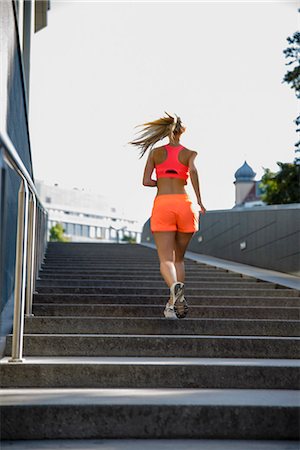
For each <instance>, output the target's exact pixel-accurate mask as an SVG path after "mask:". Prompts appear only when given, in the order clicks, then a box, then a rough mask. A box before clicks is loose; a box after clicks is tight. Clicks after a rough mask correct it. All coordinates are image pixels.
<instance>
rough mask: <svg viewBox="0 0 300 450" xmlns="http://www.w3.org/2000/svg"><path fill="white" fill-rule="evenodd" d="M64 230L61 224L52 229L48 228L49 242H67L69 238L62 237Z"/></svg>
mask: <svg viewBox="0 0 300 450" xmlns="http://www.w3.org/2000/svg"><path fill="white" fill-rule="evenodd" d="M64 232H65V229H64V228H63V226H62V224H61V223H57V224H56V225H54V226H53V227H51V228H50V241H51V242H53V241H56V242H68V241H69V238H67V237H66V236H64Z"/></svg>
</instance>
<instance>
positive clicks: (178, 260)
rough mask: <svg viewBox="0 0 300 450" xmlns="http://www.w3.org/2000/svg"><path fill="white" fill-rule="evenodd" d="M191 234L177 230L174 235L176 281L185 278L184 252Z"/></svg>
mask: <svg viewBox="0 0 300 450" xmlns="http://www.w3.org/2000/svg"><path fill="white" fill-rule="evenodd" d="M193 234H194V233H182V232H180V231H177V232H176V236H175V269H176V274H177V281H181V282H182V283H184V280H185V268H184V254H185V251H186V249H187V246H188V244H189V242H190V240H191V238H192V236H193Z"/></svg>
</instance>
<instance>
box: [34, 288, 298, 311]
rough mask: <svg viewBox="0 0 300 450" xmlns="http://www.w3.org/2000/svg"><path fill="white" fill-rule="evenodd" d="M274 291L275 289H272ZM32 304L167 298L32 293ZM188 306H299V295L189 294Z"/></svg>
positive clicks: (161, 300)
mask: <svg viewBox="0 0 300 450" xmlns="http://www.w3.org/2000/svg"><path fill="white" fill-rule="evenodd" d="M273 293H275V291H273ZM33 299H34V304H37V303H44V304H46V303H48V304H51V303H55V304H57V303H63V304H65V305H66V306H67V305H68V304H83V303H84V304H98V305H99V306H100V305H105V304H114V305H116V306H121V305H123V304H126V305H130V304H131V305H133V306H139V305H140V306H142V307H143V306H144V305H148V306H155V305H159V306H164V305H165V304H166V301H167V300H168V296H167V295H140V294H131V295H126V294H118V295H116V294H115V295H112V294H100V295H98V294H55V293H51V294H38V293H35V294H34V295H33ZM187 300H188V303H189V305H190V306H192V305H194V306H196V305H211V306H217V305H219V306H274V307H284V306H287V307H290V308H292V307H298V308H299V307H300V297H295V296H294V297H292V296H290V297H273V296H267V297H266V296H251V297H250V296H248V297H247V296H240V295H238V296H234V295H230V296H220V295H219V296H212V295H211V296H207V295H197V296H193V295H189V297H188V298H187Z"/></svg>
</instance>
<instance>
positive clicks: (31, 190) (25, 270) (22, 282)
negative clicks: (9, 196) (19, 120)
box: [0, 130, 48, 362]
mask: <svg viewBox="0 0 300 450" xmlns="http://www.w3.org/2000/svg"><path fill="white" fill-rule="evenodd" d="M0 148H1V149H3V150H4V159H5V161H6V162H7V164H8V165H9V166H10V167H12V168H13V169H14V170H15V171H16V173H17V174H18V175H19V176H20V178H21V184H20V189H19V194H18V226H17V243H16V264H15V292H14V319H13V337H12V356H11V358H10V359H9V362H22V361H23V358H22V354H23V334H24V315H26V316H32V315H33V314H32V299H33V292H34V286H35V280H36V278H37V276H38V272H39V270H40V268H41V264H42V262H43V257H44V252H45V249H46V245H47V216H48V214H47V211H46V209H45V208H44V207H43V205H42V202H41V200H40V198H39V196H38V193H37V191H36V188H35V185H34V182H33V180H32V178H31V176H30V174H29V173H28V171H27V169H26V167H25V166H24V164H23V161H22V160H21V158H20V156H19V154H18V152H17V151H16V149H15V147H14V145H13V143H12V141H11V140H10V138H9V136H8V134H7V133H6V131H4V130H0ZM41 229H42V231H41ZM25 300H26V314H24V313H25Z"/></svg>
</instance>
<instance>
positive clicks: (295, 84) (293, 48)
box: [282, 9, 300, 163]
mask: <svg viewBox="0 0 300 450" xmlns="http://www.w3.org/2000/svg"><path fill="white" fill-rule="evenodd" d="M298 12H300V9H298ZM287 41H288V43H289V47H288V48H286V49H285V50H283V53H284V54H285V57H286V58H288V59H289V62H287V63H286V65H287V66H290V65H291V64H294V67H293V69H292V70H291V71H287V73H286V74H285V76H284V78H283V81H282V82H283V83H288V84H290V86H291V89H294V90H295V94H296V97H297V98H300V32H299V31H296V32H295V33H294V34H293V36H292V37H288V38H287ZM294 122H295V124H296V125H297V126H299V125H300V116H298V117H297V118H296V119H295V120H294ZM299 131H300V128H297V129H296V133H298V132H299ZM295 147H296V149H295V152H296V153H297V152H300V140H299V141H298V142H296V144H295ZM295 162H296V163H300V158H299V157H296V158H295Z"/></svg>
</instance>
